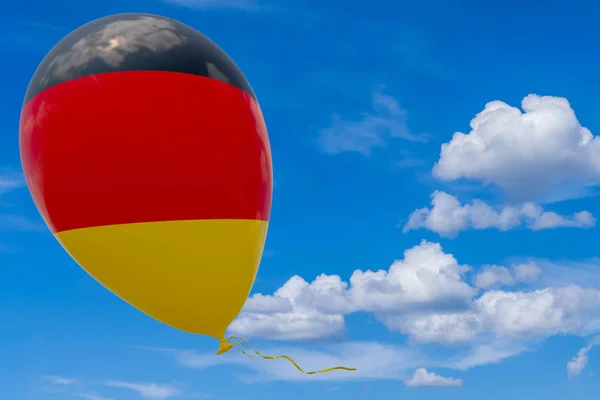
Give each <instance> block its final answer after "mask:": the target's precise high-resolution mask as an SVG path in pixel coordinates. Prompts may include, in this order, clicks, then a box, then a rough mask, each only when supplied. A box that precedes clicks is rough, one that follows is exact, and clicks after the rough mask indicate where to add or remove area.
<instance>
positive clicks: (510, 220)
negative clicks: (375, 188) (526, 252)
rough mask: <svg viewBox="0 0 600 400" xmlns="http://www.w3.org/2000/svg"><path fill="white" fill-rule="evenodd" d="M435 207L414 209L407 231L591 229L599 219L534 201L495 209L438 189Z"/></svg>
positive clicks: (452, 234)
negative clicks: (545, 207)
mask: <svg viewBox="0 0 600 400" xmlns="http://www.w3.org/2000/svg"><path fill="white" fill-rule="evenodd" d="M431 205H432V207H431V208H427V207H424V208H420V209H418V210H415V211H413V212H412V213H411V214H410V216H409V218H408V221H407V223H406V224H405V225H404V227H403V231H404V232H408V231H410V230H414V229H428V230H430V231H433V232H436V233H438V234H439V235H440V236H443V237H456V236H457V235H458V234H459V233H460V232H461V231H464V230H467V229H498V230H500V231H507V230H510V229H515V228H517V227H522V226H525V227H526V228H527V229H531V230H534V231H538V230H543V229H554V228H566V227H571V228H591V227H594V226H595V225H596V218H594V216H592V214H590V213H589V212H588V211H581V212H577V213H575V214H573V215H570V216H563V215H559V214H556V213H554V212H550V211H544V210H543V209H542V207H540V206H537V205H535V204H533V203H531V202H527V203H524V204H522V205H520V206H504V207H501V208H498V207H496V208H494V207H492V206H490V205H489V204H487V203H485V202H483V201H481V200H478V199H475V200H473V201H472V202H471V203H470V204H465V205H462V204H461V203H460V201H459V200H458V199H457V198H456V197H454V196H452V195H450V194H448V193H445V192H442V191H435V192H433V194H432V195H431Z"/></svg>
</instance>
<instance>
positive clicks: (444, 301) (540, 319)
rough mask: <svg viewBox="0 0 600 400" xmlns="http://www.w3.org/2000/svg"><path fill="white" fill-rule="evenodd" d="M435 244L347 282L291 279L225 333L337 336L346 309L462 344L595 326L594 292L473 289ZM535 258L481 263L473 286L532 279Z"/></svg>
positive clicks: (421, 338)
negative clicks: (502, 263)
mask: <svg viewBox="0 0 600 400" xmlns="http://www.w3.org/2000/svg"><path fill="white" fill-rule="evenodd" d="M469 268H470V267H468V266H465V265H460V264H459V263H458V261H457V260H456V259H455V258H454V257H453V256H452V255H451V254H446V253H444V251H443V250H442V248H441V246H440V245H439V244H437V243H430V242H426V241H423V242H422V243H421V244H420V245H418V246H415V247H413V248H411V249H408V250H406V251H405V252H404V258H403V259H402V260H397V261H395V262H394V263H393V264H392V265H391V267H390V268H389V270H387V271H383V270H380V271H376V272H374V271H360V270H356V271H354V273H353V274H352V276H351V277H350V280H349V283H346V282H344V281H342V279H341V278H340V277H339V276H328V275H321V276H319V277H317V279H315V280H314V281H313V282H312V283H308V282H306V281H305V280H304V279H302V278H300V277H298V276H295V277H293V278H292V279H290V280H289V281H288V282H287V283H286V284H285V285H283V286H282V287H281V288H280V289H279V290H277V291H276V292H275V293H274V294H273V295H272V296H271V295H262V294H257V295H254V296H253V297H251V298H250V299H249V300H248V302H247V304H246V306H245V307H244V310H243V311H242V313H241V314H240V316H239V318H238V319H237V320H236V321H234V323H233V324H232V325H231V329H230V331H231V332H232V333H234V334H236V335H239V336H248V337H254V338H269V339H285V340H306V339H317V338H322V337H331V336H336V335H340V334H341V333H342V332H343V330H344V328H345V321H344V316H345V315H346V314H349V313H352V312H357V311H362V312H371V313H374V314H375V315H376V316H377V318H378V320H379V321H381V322H382V323H384V324H385V325H386V326H387V327H388V328H389V329H391V330H395V331H398V332H400V333H402V334H405V335H408V337H409V339H410V340H412V341H415V342H420V343H442V344H452V345H455V344H461V343H462V344H464V343H468V342H470V341H473V340H476V339H480V338H485V337H488V338H494V340H504V339H511V340H542V339H544V338H546V337H548V336H552V335H557V334H575V335H585V334H589V333H594V332H597V331H600V291H598V290H596V289H593V288H584V287H581V286H577V285H568V286H559V287H547V288H542V289H537V290H528V291H503V290H491V291H487V292H484V293H483V294H480V295H479V296H478V297H476V296H477V295H478V293H479V290H478V289H476V288H475V287H473V286H471V285H469V283H468V282H466V280H465V279H466V276H465V272H467V271H468V270H469ZM536 279H540V267H538V266H537V265H536V264H535V263H534V262H528V263H520V264H513V265H512V266H510V267H502V266H484V267H483V268H482V269H481V270H480V272H479V273H478V274H477V275H476V276H475V279H474V282H475V285H476V286H478V287H480V288H484V289H488V290H489V289H491V288H496V287H499V286H501V285H505V286H506V285H514V284H516V283H533V282H535V280H536Z"/></svg>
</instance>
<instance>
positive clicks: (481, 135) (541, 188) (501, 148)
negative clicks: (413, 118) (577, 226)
mask: <svg viewBox="0 0 600 400" xmlns="http://www.w3.org/2000/svg"><path fill="white" fill-rule="evenodd" d="M521 107H522V109H523V111H521V110H519V109H518V108H516V107H511V106H509V105H508V104H506V103H504V102H502V101H492V102H490V103H488V104H486V106H485V108H484V110H483V111H481V112H480V113H479V114H477V115H476V116H475V118H473V120H471V123H470V127H471V131H470V132H469V133H461V132H456V133H455V134H454V136H453V137H452V140H451V141H450V142H448V143H445V144H443V145H442V148H441V152H440V158H439V160H438V162H437V163H436V165H435V166H434V168H433V174H434V176H435V177H437V178H439V179H442V180H446V181H454V180H458V179H461V178H466V179H470V180H475V181H481V182H484V183H490V184H495V185H498V186H499V187H501V188H502V189H503V190H504V191H505V192H506V193H507V195H508V196H509V197H511V198H513V199H514V200H521V201H525V200H539V199H542V198H545V197H548V196H559V195H562V196H564V195H565V194H564V193H560V192H561V191H570V192H573V193H571V194H574V195H576V194H577V195H578V194H581V193H582V192H583V191H584V190H585V185H589V184H596V183H598V182H599V181H600V140H599V139H598V137H596V136H593V135H592V133H591V132H590V130H589V129H587V128H584V127H582V126H581V124H580V122H579V121H578V120H577V117H576V115H575V112H574V111H573V109H572V108H571V106H570V104H569V102H568V101H567V99H565V98H561V97H552V96H538V95H528V96H526V97H525V98H523V100H522V102H521ZM577 192H578V193H577Z"/></svg>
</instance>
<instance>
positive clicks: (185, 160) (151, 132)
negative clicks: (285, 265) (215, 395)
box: [20, 14, 272, 351]
mask: <svg viewBox="0 0 600 400" xmlns="http://www.w3.org/2000/svg"><path fill="white" fill-rule="evenodd" d="M20 151H21V161H22V166H23V171H24V174H25V178H26V181H27V185H28V187H29V190H30V192H31V195H32V197H33V200H34V202H35V204H36V205H37V208H38V210H39V212H40V213H41V215H42V217H43V218H44V220H45V222H46V224H47V225H48V227H49V228H50V230H51V231H52V233H53V234H54V235H55V237H56V238H57V240H58V241H59V242H60V244H61V245H62V246H63V247H64V249H65V250H66V251H67V252H68V253H69V254H70V255H71V257H72V258H73V259H74V260H75V261H76V262H77V263H78V264H79V265H80V266H81V267H82V268H84V269H85V270H86V271H87V272H88V273H89V274H90V275H92V276H93V277H94V278H95V279H96V280H97V281H98V282H100V283H101V284H102V285H104V286H105V287H107V288H108V289H109V290H111V291H112V292H113V293H115V294H116V295H117V296H119V297H120V298H122V299H123V300H125V301H127V302H128V303H130V304H131V305H133V306H134V307H136V308H138V309H139V310H141V311H143V312H144V313H146V314H148V315H150V316H151V317H154V318H155V319H157V320H159V321H161V322H163V323H165V324H167V325H170V326H172V327H175V328H178V329H181V330H183V331H187V332H192V333H196V334H203V335H209V336H212V337H214V338H217V339H219V340H222V348H221V351H226V350H227V349H229V348H230V347H231V346H230V344H228V343H227V342H226V341H223V339H224V335H225V330H226V328H227V326H228V325H229V324H230V323H231V322H232V321H233V320H234V318H235V317H236V316H237V314H238V313H239V312H240V310H241V308H242V306H243V305H244V302H245V301H246V298H247V296H248V294H249V292H250V289H251V288H252V285H253V282H254V279H255V276H256V273H257V270H258V265H259V262H260V259H261V256H262V251H263V246H264V243H265V238H266V234H267V225H268V221H269V213H270V208H271V192H272V169H271V152H270V148H269V140H268V137H267V130H266V127H265V122H264V120H263V115H262V113H261V109H260V107H259V105H258V103H257V101H256V96H255V94H254V92H253V91H252V89H251V87H250V85H249V84H248V82H247V81H246V78H245V77H244V75H243V74H242V72H241V71H240V70H239V69H238V67H237V66H236V65H235V64H234V62H233V61H232V60H231V59H230V58H229V57H228V56H227V55H226V54H225V53H224V52H223V50H221V49H220V48H219V47H218V46H217V45H216V44H215V43H213V42H212V41H211V40H209V39H208V38H207V37H205V36H204V35H202V34H201V33H199V32H197V31H196V30H194V29H192V28H191V27H189V26H186V25H184V24H182V23H179V22H177V21H174V20H172V19H168V18H163V17H159V16H155V15H148V14H121V15H114V16H109V17H105V18H101V19H98V20H95V21H93V22H90V23H88V24H86V25H83V26H81V27H80V28H78V29H76V30H75V31H73V32H72V33H70V34H69V35H68V36H66V37H65V38H64V39H62V40H61V41H60V42H59V43H58V44H57V45H56V46H55V47H54V48H53V49H52V50H51V51H50V52H49V53H48V55H47V56H46V57H45V58H44V59H43V61H42V62H41V64H40V65H39V67H38V68H37V70H36V71H35V74H34V75H33V78H32V80H31V82H30V84H29V87H28V89H27V93H26V95H25V100H24V105H23V110H22V114H21V124H20Z"/></svg>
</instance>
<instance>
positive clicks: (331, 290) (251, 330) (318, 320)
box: [229, 275, 352, 340]
mask: <svg viewBox="0 0 600 400" xmlns="http://www.w3.org/2000/svg"><path fill="white" fill-rule="evenodd" d="M346 286H347V284H346V283H345V282H342V280H341V278H340V277H339V276H327V275H320V276H318V277H317V278H316V279H315V280H314V281H313V282H312V283H310V284H309V283H308V282H306V281H305V280H304V279H302V278H301V277H299V276H293V277H292V278H291V279H290V280H288V281H287V282H286V283H285V284H284V285H283V286H282V287H281V288H279V289H278V290H277V291H276V292H275V293H274V294H273V295H272V296H265V295H262V294H256V295H254V296H252V297H250V298H249V299H248V300H247V302H246V304H245V305H244V310H243V311H242V313H241V314H240V316H239V317H238V318H237V319H236V320H235V321H234V322H233V323H232V324H231V325H230V327H229V331H230V332H232V333H234V334H237V335H241V336H246V337H262V338H266V339H276V340H307V339H316V338H322V337H332V336H337V335H339V334H341V333H342V332H343V330H344V316H343V314H344V313H348V312H350V311H352V305H351V304H350V302H349V301H348V299H347V298H346V295H345V290H346Z"/></svg>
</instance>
